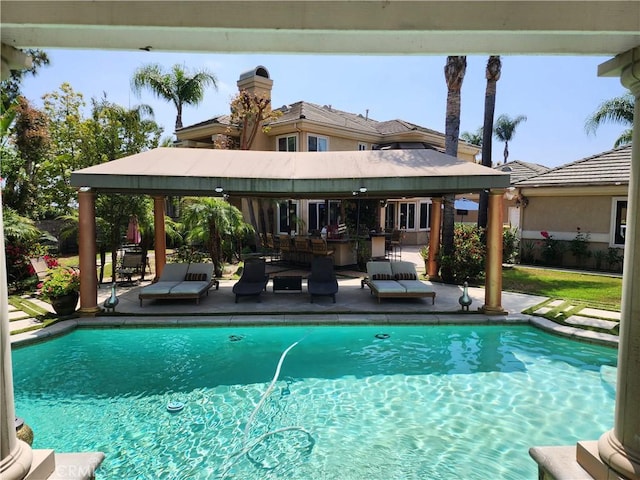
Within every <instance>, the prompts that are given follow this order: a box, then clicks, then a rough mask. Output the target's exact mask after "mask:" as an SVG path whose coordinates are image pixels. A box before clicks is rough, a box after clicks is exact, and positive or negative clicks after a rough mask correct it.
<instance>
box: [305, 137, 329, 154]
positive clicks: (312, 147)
mask: <svg viewBox="0 0 640 480" xmlns="http://www.w3.org/2000/svg"><path fill="white" fill-rule="evenodd" d="M327 144H328V141H327V139H326V138H325V137H317V136H315V135H309V136H307V151H308V152H326V151H327V150H328V148H327Z"/></svg>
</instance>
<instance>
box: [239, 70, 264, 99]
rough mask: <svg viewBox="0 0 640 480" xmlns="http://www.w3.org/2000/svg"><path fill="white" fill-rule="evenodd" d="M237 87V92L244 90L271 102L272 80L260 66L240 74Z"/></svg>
mask: <svg viewBox="0 0 640 480" xmlns="http://www.w3.org/2000/svg"><path fill="white" fill-rule="evenodd" d="M237 85H238V91H240V90H246V91H247V92H249V93H253V94H256V95H259V96H262V97H266V98H268V99H269V100H271V88H272V87H273V80H271V79H270V78H269V71H268V70H267V69H266V68H265V67H263V66H262V65H258V66H257V67H256V68H254V69H252V70H249V71H248V72H244V73H243V74H241V75H240V78H239V79H238V82H237Z"/></svg>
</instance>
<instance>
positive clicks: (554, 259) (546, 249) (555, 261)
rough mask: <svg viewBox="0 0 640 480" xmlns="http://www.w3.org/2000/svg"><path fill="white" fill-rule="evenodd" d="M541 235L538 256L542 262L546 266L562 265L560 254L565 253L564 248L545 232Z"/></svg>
mask: <svg viewBox="0 0 640 480" xmlns="http://www.w3.org/2000/svg"><path fill="white" fill-rule="evenodd" d="M540 235H542V238H543V240H542V244H541V247H540V254H541V256H542V261H543V262H544V263H545V264H546V265H559V264H561V263H562V254H563V253H564V251H565V249H566V248H565V246H564V245H563V244H562V243H561V242H559V241H558V240H556V239H555V238H553V235H551V234H549V232H547V231H546V230H543V231H542V232H540Z"/></svg>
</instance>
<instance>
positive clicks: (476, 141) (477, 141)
mask: <svg viewBox="0 0 640 480" xmlns="http://www.w3.org/2000/svg"><path fill="white" fill-rule="evenodd" d="M460 138H461V139H462V140H464V141H465V142H467V143H470V144H471V145H477V146H478V147H481V146H482V127H479V128H478V129H477V130H476V131H475V132H462V133H461V134H460Z"/></svg>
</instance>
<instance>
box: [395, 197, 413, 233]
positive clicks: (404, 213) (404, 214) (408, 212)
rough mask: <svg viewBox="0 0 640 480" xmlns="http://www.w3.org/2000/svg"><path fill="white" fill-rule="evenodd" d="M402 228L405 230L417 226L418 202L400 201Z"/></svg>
mask: <svg viewBox="0 0 640 480" xmlns="http://www.w3.org/2000/svg"><path fill="white" fill-rule="evenodd" d="M399 220H400V222H399V223H400V228H404V229H405V230H415V228H416V204H415V203H407V202H401V203H400V219H399Z"/></svg>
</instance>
